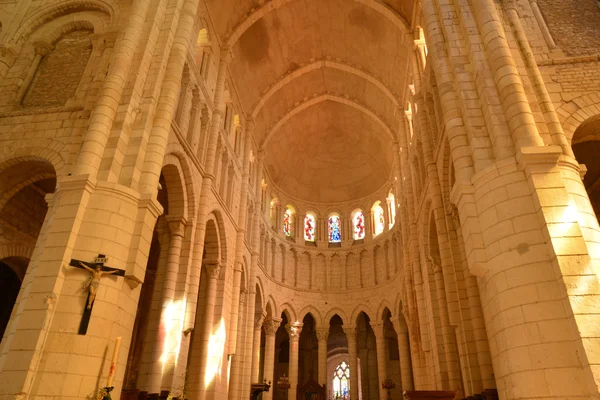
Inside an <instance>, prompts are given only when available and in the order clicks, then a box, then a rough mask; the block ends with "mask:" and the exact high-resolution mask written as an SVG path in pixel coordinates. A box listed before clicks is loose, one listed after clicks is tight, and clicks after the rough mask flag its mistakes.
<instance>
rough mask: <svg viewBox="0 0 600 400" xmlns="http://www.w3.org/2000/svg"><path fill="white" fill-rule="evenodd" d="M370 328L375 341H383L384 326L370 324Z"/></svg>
mask: <svg viewBox="0 0 600 400" xmlns="http://www.w3.org/2000/svg"><path fill="white" fill-rule="evenodd" d="M371 328H372V329H373V333H374V334H375V339H377V340H379V339H383V336H384V333H385V326H384V325H383V323H381V322H379V323H377V324H374V323H371Z"/></svg>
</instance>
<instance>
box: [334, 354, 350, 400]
mask: <svg viewBox="0 0 600 400" xmlns="http://www.w3.org/2000/svg"><path fill="white" fill-rule="evenodd" d="M333 396H334V398H335V399H344V400H346V399H349V398H350V366H349V365H348V363H347V362H346V361H342V362H341V363H339V364H338V366H337V367H336V368H335V371H334V372H333Z"/></svg>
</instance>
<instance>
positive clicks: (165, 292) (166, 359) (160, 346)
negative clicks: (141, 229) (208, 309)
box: [148, 216, 185, 393]
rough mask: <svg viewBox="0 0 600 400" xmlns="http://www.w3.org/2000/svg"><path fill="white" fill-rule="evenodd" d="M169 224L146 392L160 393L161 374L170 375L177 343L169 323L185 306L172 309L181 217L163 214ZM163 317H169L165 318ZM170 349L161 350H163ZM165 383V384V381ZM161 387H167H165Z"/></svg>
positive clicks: (180, 236)
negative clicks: (165, 263)
mask: <svg viewBox="0 0 600 400" xmlns="http://www.w3.org/2000/svg"><path fill="white" fill-rule="evenodd" d="M165 219H166V220H167V222H168V224H169V233H170V240H169V250H168V254H167V265H166V270H165V274H164V275H163V279H162V285H163V286H162V293H161V299H160V317H159V320H158V329H157V334H156V338H155V341H154V351H153V356H152V364H151V372H150V374H149V376H148V392H149V393H160V391H161V389H163V387H162V384H163V377H166V376H168V375H171V377H172V375H173V371H174V369H175V358H176V355H177V353H176V352H177V350H178V349H176V347H175V346H173V344H175V343H177V341H178V336H179V335H181V332H179V331H173V330H171V331H168V330H167V328H168V327H169V326H179V324H173V322H174V320H175V319H176V318H177V312H179V318H183V317H184V311H185V310H175V309H174V304H173V300H174V299H175V288H176V286H177V275H178V274H179V259H180V256H181V244H182V242H183V235H184V232H185V219H183V218H181V217H173V216H167V217H165ZM167 318H170V320H169V321H167ZM166 349H168V350H172V351H170V352H168V353H165V350H166ZM165 385H167V386H169V383H168V382H165ZM164 389H165V390H168V389H170V387H165V388H164Z"/></svg>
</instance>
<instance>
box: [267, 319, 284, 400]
mask: <svg viewBox="0 0 600 400" xmlns="http://www.w3.org/2000/svg"><path fill="white" fill-rule="evenodd" d="M279 324H281V319H279V318H269V319H268V320H266V321H265V322H264V324H263V326H264V328H265V363H264V367H263V371H264V379H265V380H266V381H267V382H271V383H272V384H273V385H274V384H275V378H274V376H273V373H274V370H275V333H277V328H279ZM290 350H291V341H290ZM290 360H291V357H290ZM262 396H263V400H271V399H272V398H273V390H270V391H268V392H264V393H263V395H262Z"/></svg>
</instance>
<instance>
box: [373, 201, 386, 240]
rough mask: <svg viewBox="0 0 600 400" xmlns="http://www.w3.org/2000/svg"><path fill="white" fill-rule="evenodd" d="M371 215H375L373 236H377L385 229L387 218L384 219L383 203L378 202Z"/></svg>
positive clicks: (374, 205)
mask: <svg viewBox="0 0 600 400" xmlns="http://www.w3.org/2000/svg"><path fill="white" fill-rule="evenodd" d="M371 214H372V215H373V236H377V235H379V234H380V233H381V232H383V230H384V229H385V218H384V217H383V207H381V202H379V201H377V202H375V204H373V208H371Z"/></svg>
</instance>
